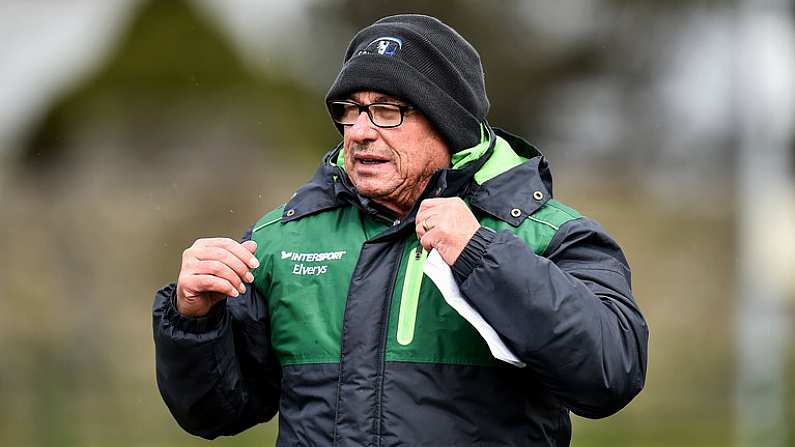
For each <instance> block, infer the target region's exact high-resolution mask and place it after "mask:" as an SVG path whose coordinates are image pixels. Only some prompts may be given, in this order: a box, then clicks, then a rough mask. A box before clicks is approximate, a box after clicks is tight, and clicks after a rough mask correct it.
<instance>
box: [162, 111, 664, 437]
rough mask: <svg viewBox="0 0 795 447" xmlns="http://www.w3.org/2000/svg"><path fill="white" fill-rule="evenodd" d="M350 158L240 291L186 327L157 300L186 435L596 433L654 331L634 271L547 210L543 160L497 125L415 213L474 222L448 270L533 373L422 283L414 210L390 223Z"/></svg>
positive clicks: (272, 227) (273, 232) (286, 225)
mask: <svg viewBox="0 0 795 447" xmlns="http://www.w3.org/2000/svg"><path fill="white" fill-rule="evenodd" d="M341 151H342V149H341V147H339V146H338V147H336V148H334V149H332V150H331V151H329V152H328V153H327V154H326V156H325V157H324V158H323V162H322V164H321V166H320V168H319V169H318V171H317V172H316V174H315V176H314V177H313V179H312V180H311V181H310V182H308V183H307V184H305V185H304V186H302V187H301V188H300V189H299V190H298V191H297V193H296V194H295V195H294V196H293V198H292V199H291V200H290V201H289V202H288V203H286V204H285V205H284V206H282V207H279V208H278V209H276V210H273V211H271V212H269V213H267V214H265V215H264V216H263V217H262V218H261V219H260V220H259V221H258V222H257V223H256V224H255V225H254V226H253V227H252V228H251V229H250V230H249V231H248V232H247V234H246V236H245V237H244V239H248V238H251V239H254V240H255V241H256V242H257V251H256V257H257V258H258V259H259V261H260V266H259V267H258V268H257V269H256V270H255V271H254V276H255V281H254V283H253V287H248V290H247V292H246V293H245V294H243V295H241V296H240V297H238V298H229V299H227V300H226V303H225V305H224V303H220V304H218V305H216V306H215V307H214V308H213V309H212V310H211V312H210V313H209V314H208V315H207V316H205V317H202V318H187V317H183V316H181V315H179V313H178V312H177V311H176V310H175V307H174V290H175V286H174V284H171V285H168V286H166V287H164V288H162V289H161V290H159V291H158V292H157V294H156V297H155V303H154V307H153V329H154V340H155V345H156V367H157V382H158V386H159V388H160V391H161V394H162V396H163V399H164V400H165V402H166V404H167V405H168V407H169V409H170V410H171V413H172V414H173V416H174V417H175V419H176V420H177V422H178V423H179V424H180V425H181V426H182V427H183V428H184V429H185V430H187V431H188V432H190V433H193V434H196V435H198V436H202V437H205V438H208V439H212V438H215V437H217V436H220V435H231V434H235V433H238V432H240V431H242V430H244V429H246V428H248V427H250V426H252V425H254V424H257V423H259V422H263V421H267V420H270V419H271V418H272V417H273V416H274V415H275V414H276V413H277V411H278V414H279V438H278V441H277V445H279V446H296V445H302V446H303V445H319V446H330V445H335V446H364V445H367V446H397V445H411V446H453V445H467V446H470V445H483V446H486V445H488V446H566V445H569V442H570V438H571V422H570V419H569V412H574V413H575V414H578V415H581V416H584V417H588V418H601V417H605V416H608V415H611V414H613V413H615V412H617V411H618V410H619V409H621V408H622V407H624V406H625V405H626V404H627V403H628V402H629V401H630V400H631V399H632V398H633V397H634V396H635V395H636V394H637V393H638V392H640V390H641V389H642V387H643V384H644V380H645V373H646V356H647V343H648V329H647V325H646V322H645V321H644V318H643V316H642V315H641V312H640V310H639V309H638V306H637V304H636V303H635V301H634V299H633V297H632V292H631V289H630V270H629V266H628V264H627V261H626V259H625V257H624V255H623V253H622V251H621V249H620V248H619V246H618V245H617V243H616V242H615V241H614V240H613V239H612V238H611V237H610V236H609V235H608V234H607V233H606V232H605V230H604V229H602V228H601V227H600V226H599V225H598V224H596V223H595V222H594V221H592V220H590V219H588V218H586V217H583V216H582V215H580V214H579V213H578V212H577V211H576V210H574V209H572V208H570V207H568V206H566V205H564V204H562V203H561V202H559V201H557V200H555V199H553V198H552V180H551V175H550V173H549V169H548V166H547V162H546V161H545V159H544V157H543V156H542V155H541V154H540V153H539V152H538V151H537V150H536V149H535V148H534V147H533V146H531V145H530V144H529V143H527V142H526V141H524V140H523V139H521V138H519V137H516V136H514V135H511V134H509V133H507V132H504V131H501V130H496V131H493V130H492V129H491V128H489V127H487V126H486V127H484V136H483V141H482V142H481V144H480V145H478V146H477V147H475V148H472V149H471V150H467V151H465V152H464V153H460V154H456V155H455V157H454V159H453V161H454V164H453V168H450V169H442V170H439V171H437V172H436V173H435V174H434V176H433V177H432V178H431V181H430V182H429V184H428V187H427V188H426V190H425V192H424V193H423V195H422V197H421V198H420V200H422V199H424V198H427V197H450V196H456V195H457V196H459V197H462V198H463V199H464V200H465V202H466V203H467V204H468V206H469V207H470V209H471V210H472V212H473V213H474V214H475V216H476V217H477V218H478V220H479V221H480V223H481V225H482V227H481V229H480V230H478V232H477V233H476V234H475V236H474V237H473V238H472V240H470V242H469V243H468V245H467V246H466V248H465V249H464V251H463V252H462V254H461V255H460V256H459V258H458V260H457V261H456V263H455V264H454V265H453V273H454V276H455V278H456V281H457V282H458V285H459V288H460V291H461V293H462V295H463V296H464V297H465V298H466V299H467V300H468V301H469V303H470V304H471V305H472V306H473V307H474V308H475V309H476V310H477V311H478V312H479V313H480V314H481V315H482V316H483V318H484V319H485V320H486V321H487V322H489V323H490V324H491V325H492V326H493V327H494V328H495V330H496V331H497V333H498V334H499V336H500V337H501V339H502V340H503V341H504V343H505V344H506V345H507V346H508V347H509V348H510V349H511V350H512V351H513V352H514V353H515V354H516V355H517V356H518V357H519V359H520V360H521V361H522V362H524V363H525V364H526V367H524V368H518V367H515V366H511V365H509V364H507V363H503V362H500V361H497V360H496V359H494V358H493V357H492V356H491V354H490V353H489V350H488V347H487V345H486V343H485V341H484V340H483V339H482V338H480V336H479V335H478V333H477V332H476V331H475V329H474V328H473V327H471V326H470V325H469V324H468V323H467V322H466V321H465V320H464V319H463V318H461V317H460V316H459V315H458V314H457V313H456V312H455V311H454V310H453V309H452V308H450V307H449V306H448V305H447V304H446V303H445V302H444V299H443V297H442V296H441V295H440V293H439V291H438V290H437V289H436V287H435V285H434V284H433V282H431V281H430V279H429V278H427V277H425V276H423V274H422V261H423V259H424V255H418V253H419V251H418V250H417V246H418V241H417V237H416V234H415V231H414V222H413V221H414V218H413V216H414V215H415V214H416V209H417V206H415V209H414V210H413V211H412V212H411V213H410V214H409V215H408V216H407V217H406V218H405V219H404V220H398V219H396V218H395V217H394V216H393V215H391V214H390V213H389V212H388V210H386V209H384V208H382V207H380V206H378V205H377V204H375V203H372V202H369V201H368V200H367V199H366V198H363V197H361V196H359V195H358V194H356V192H355V190H354V189H353V188H352V187H351V185H350V183H349V181H348V179H347V176H346V175H345V172H344V170H343V168H342V167H341V166H342V163H339V162H338V160H341V159H342V155H341ZM418 203H419V201H418Z"/></svg>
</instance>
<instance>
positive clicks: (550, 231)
mask: <svg viewBox="0 0 795 447" xmlns="http://www.w3.org/2000/svg"><path fill="white" fill-rule="evenodd" d="M530 217H531V218H528V219H527V220H525V221H524V222H523V223H522V225H520V226H519V227H518V228H515V227H513V226H511V225H510V224H508V223H505V222H503V221H501V220H498V219H495V218H492V217H484V218H481V219H480V223H481V225H483V226H486V227H489V228H491V229H493V230H495V231H503V230H509V231H512V232H513V233H514V234H515V235H516V236H517V237H519V238H521V239H522V240H523V241H524V242H525V243H526V244H527V245H528V246H529V247H531V248H532V249H533V251H534V252H535V253H536V254H538V255H540V254H542V253H543V252H544V251H545V250H546V248H547V246H548V245H549V242H550V240H551V239H552V237H553V236H554V235H555V233H557V230H558V229H559V228H560V226H561V225H563V224H564V223H566V222H568V221H569V220H572V219H576V218H579V217H581V216H580V214H579V213H578V212H577V211H575V210H574V209H572V208H569V207H567V206H565V205H563V204H562V203H560V202H558V201H557V200H550V201H548V202H547V203H546V204H544V205H543V206H542V207H541V208H539V209H538V210H536V212H535V213H533V215H532V216H530ZM417 243H418V242H417V241H416V240H415V241H413V242H412V243H410V244H408V245H407V248H406V249H405V251H404V253H403V260H402V262H401V266H400V271H399V273H398V278H406V271H407V270H408V265H409V263H411V262H412V260H413V259H414V257H415V249H416V247H417ZM405 281H421V288H420V290H419V298H418V299H417V300H416V304H415V306H416V321H415V322H413V336H412V337H411V341H410V342H409V343H405V342H406V340H405V336H404V339H403V340H402V341H401V340H400V339H399V338H398V331H399V330H400V327H401V325H404V324H407V323H406V322H405V321H402V318H401V301H402V299H403V298H404V297H406V293H403V289H405V288H410V287H409V285H408V283H406V282H404V283H403V284H401V285H400V287H396V288H395V292H394V294H393V296H392V307H391V309H390V315H389V337H388V338H387V349H386V360H389V361H406V362H422V363H449V364H465V365H483V366H490V365H505V364H504V363H502V362H500V361H498V360H496V359H494V357H492V355H491V353H490V352H489V348H488V345H487V344H486V342H485V341H484V340H483V338H481V336H480V334H478V333H477V331H476V330H475V328H474V327H472V326H471V325H470V324H469V323H468V322H467V321H466V320H464V319H463V318H462V317H461V316H460V315H458V313H457V312H456V311H455V310H454V309H453V308H452V307H450V306H449V305H448V304H447V303H446V302H445V301H444V297H442V295H441V293H439V290H438V289H437V288H436V286H435V285H434V284H433V281H431V279H430V278H428V277H427V276H426V275H422V276H421V278H420V277H419V276H415V277H414V278H406V279H405ZM409 298H410V297H409Z"/></svg>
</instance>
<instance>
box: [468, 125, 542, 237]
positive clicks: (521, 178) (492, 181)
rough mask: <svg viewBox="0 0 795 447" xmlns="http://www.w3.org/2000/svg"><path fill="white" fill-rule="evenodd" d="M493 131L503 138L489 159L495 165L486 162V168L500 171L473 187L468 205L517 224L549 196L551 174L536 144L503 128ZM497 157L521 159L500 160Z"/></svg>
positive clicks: (516, 225) (514, 224)
mask: <svg viewBox="0 0 795 447" xmlns="http://www.w3.org/2000/svg"><path fill="white" fill-rule="evenodd" d="M494 132H495V134H496V135H497V137H499V138H500V139H502V142H498V145H497V148H496V149H495V151H494V154H493V155H492V156H491V157H492V159H491V160H489V163H492V162H494V163H496V164H497V166H488V164H487V166H486V167H485V168H488V169H494V170H497V171H498V172H499V175H496V176H493V177H491V178H489V179H488V180H486V181H484V182H483V183H482V184H479V185H478V186H476V187H474V188H473V189H472V191H471V192H470V196H469V198H470V205H471V206H472V207H474V208H477V209H479V210H481V211H483V212H485V213H487V214H490V215H491V216H494V217H496V218H498V219H500V220H502V221H504V222H507V223H509V224H511V225H513V226H515V227H518V226H519V225H520V224H521V223H522V221H524V219H526V218H527V216H529V215H531V214H533V213H534V212H535V211H536V210H537V209H538V208H540V207H541V206H542V205H543V204H544V203H546V202H547V201H548V200H549V199H551V198H552V174H551V173H550V172H549V164H548V163H547V161H546V159H545V158H544V156H543V155H542V154H541V152H539V151H538V149H536V147H535V146H533V145H532V144H530V143H528V142H527V141H526V140H524V139H523V138H521V137H518V136H516V135H513V134H511V133H508V132H506V131H504V130H502V129H494ZM510 152H512V153H510ZM517 156H518V157H517ZM500 158H503V159H512V160H517V159H519V160H524V161H523V162H521V163H517V162H516V161H512V162H502V161H500V160H499V159H500ZM481 172H482V171H481Z"/></svg>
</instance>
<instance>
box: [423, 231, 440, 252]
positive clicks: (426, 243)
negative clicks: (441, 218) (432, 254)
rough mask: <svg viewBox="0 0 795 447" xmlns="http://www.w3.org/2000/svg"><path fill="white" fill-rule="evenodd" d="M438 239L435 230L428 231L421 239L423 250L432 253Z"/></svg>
mask: <svg viewBox="0 0 795 447" xmlns="http://www.w3.org/2000/svg"><path fill="white" fill-rule="evenodd" d="M437 237H438V235H437V234H436V232H434V231H433V230H431V231H428V232H426V233H425V234H424V235H423V236H422V237H421V238H420V245H422V248H424V249H426V250H428V251H431V250H432V249H433V248H434V247H435V246H436V242H437V241H436V239H437Z"/></svg>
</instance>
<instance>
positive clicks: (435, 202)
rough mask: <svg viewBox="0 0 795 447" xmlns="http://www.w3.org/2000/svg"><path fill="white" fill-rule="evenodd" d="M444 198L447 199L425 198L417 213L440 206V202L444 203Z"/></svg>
mask: <svg viewBox="0 0 795 447" xmlns="http://www.w3.org/2000/svg"><path fill="white" fill-rule="evenodd" d="M444 200H445V199H443V198H435V199H425V200H423V201H422V202H420V208H419V209H418V210H417V214H419V213H421V212H423V211H427V210H429V209H432V208H435V207H437V206H439V205H440V204H442V203H444V202H443V201H444Z"/></svg>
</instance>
